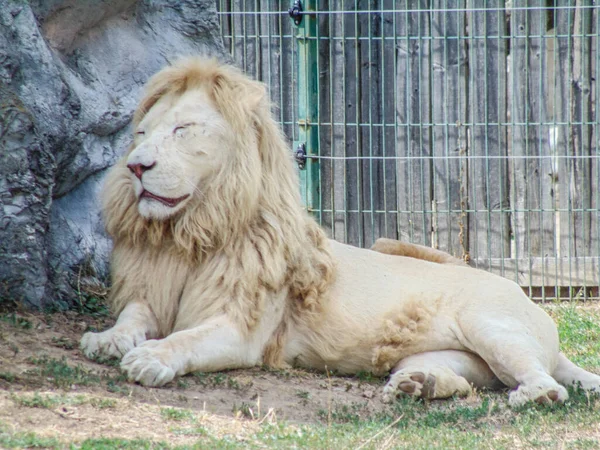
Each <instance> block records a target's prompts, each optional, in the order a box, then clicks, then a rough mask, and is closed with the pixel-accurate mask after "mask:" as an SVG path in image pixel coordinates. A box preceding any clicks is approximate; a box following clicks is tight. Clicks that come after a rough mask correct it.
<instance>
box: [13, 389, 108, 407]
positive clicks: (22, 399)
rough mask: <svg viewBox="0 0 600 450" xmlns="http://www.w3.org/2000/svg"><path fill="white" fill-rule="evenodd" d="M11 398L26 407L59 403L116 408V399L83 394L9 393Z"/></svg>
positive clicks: (58, 404)
mask: <svg viewBox="0 0 600 450" xmlns="http://www.w3.org/2000/svg"><path fill="white" fill-rule="evenodd" d="M10 398H11V400H12V401H13V402H15V403H16V404H17V405H19V406H24V407H27V408H44V409H54V408H56V407H57V406H60V405H69V406H78V405H91V406H93V407H95V408H98V409H107V408H116V406H117V401H116V400H115V399H112V398H98V397H88V396H85V395H75V396H66V395H54V394H40V393H39V392H34V393H33V395H31V394H11V397H10Z"/></svg>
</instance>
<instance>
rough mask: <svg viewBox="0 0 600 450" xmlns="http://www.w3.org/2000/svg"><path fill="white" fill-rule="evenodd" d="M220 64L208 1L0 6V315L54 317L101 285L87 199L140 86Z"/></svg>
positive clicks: (98, 231)
mask: <svg viewBox="0 0 600 450" xmlns="http://www.w3.org/2000/svg"><path fill="white" fill-rule="evenodd" d="M193 54H209V55H215V56H218V57H221V56H223V47H222V42H221V38H220V32H219V23H218V18H217V15H216V10H215V1H214V0H182V1H180V0H30V1H29V2H24V1H22V0H6V1H4V2H3V3H2V8H0V303H2V302H3V301H16V302H20V303H23V304H25V305H27V306H31V307H38V308H39V307H47V306H57V307H65V306H68V305H69V303H72V302H73V301H77V299H78V298H79V296H80V294H81V289H82V285H83V284H86V283H87V284H89V283H98V284H102V283H101V282H102V281H105V280H106V277H107V261H108V254H109V251H110V245H111V244H110V240H109V239H108V238H107V236H106V235H105V234H104V231H103V226H102V223H101V219H100V215H99V210H98V202H97V193H98V189H99V186H100V185H101V182H102V178H103V174H104V172H105V169H106V168H107V167H108V166H110V165H111V164H112V163H113V162H114V161H115V160H116V159H117V158H118V157H119V155H121V154H122V153H123V151H124V150H125V149H126V148H127V146H128V145H129V143H130V135H131V130H130V128H129V123H130V120H131V117H132V114H133V110H134V108H135V105H136V103H137V101H138V100H139V98H140V94H141V87H142V86H143V85H144V83H145V82H146V80H147V79H148V78H149V77H150V76H151V75H152V74H154V73H155V72H157V71H158V70H159V69H161V68H162V67H164V66H165V65H166V64H168V63H170V62H172V61H174V60H175V59H177V58H178V57H181V56H186V55H193Z"/></svg>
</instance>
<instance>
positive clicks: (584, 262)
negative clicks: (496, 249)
mask: <svg viewBox="0 0 600 450" xmlns="http://www.w3.org/2000/svg"><path fill="white" fill-rule="evenodd" d="M471 265H472V266H474V267H477V268H478V269H482V270H486V271H488V272H492V273H494V274H496V275H500V276H502V277H504V278H508V279H510V280H513V281H515V282H516V283H518V284H519V285H520V286H598V285H599V284H600V258H599V257H597V256H595V257H590V256H586V257H577V258H568V257H558V258H557V257H546V258H535V257H534V258H506V259H502V258H485V259H477V260H472V261H471Z"/></svg>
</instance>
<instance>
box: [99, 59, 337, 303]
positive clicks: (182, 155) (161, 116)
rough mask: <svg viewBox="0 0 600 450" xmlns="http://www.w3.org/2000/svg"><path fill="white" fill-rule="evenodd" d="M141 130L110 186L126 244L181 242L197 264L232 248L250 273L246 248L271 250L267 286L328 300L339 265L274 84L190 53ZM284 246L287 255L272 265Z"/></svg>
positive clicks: (152, 85)
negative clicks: (307, 203) (272, 96)
mask: <svg viewBox="0 0 600 450" xmlns="http://www.w3.org/2000/svg"><path fill="white" fill-rule="evenodd" d="M133 130H134V133H135V137H134V141H133V144H132V146H131V148H130V149H129V151H128V152H127V153H126V154H125V155H124V157H123V158H122V159H121V160H120V161H119V162H118V163H117V164H116V165H115V167H113V169H112V170H111V172H110V173H109V175H108V177H107V180H106V182H105V188H104V192H103V212H104V217H105V224H106V228H107V231H108V232H109V234H110V235H111V236H112V237H113V239H114V241H115V245H117V246H118V245H121V244H122V245H126V246H128V247H129V248H131V247H136V246H137V247H138V248H154V249H157V251H159V252H160V251H163V250H169V251H170V250H173V249H174V250H176V253H177V254H181V255H182V256H183V257H186V258H187V259H188V261H189V262H190V263H192V264H197V263H199V262H201V261H203V260H206V258H210V256H211V255H215V254H216V252H222V254H224V255H230V256H231V255H236V256H234V257H235V258H238V259H239V261H236V262H235V264H238V265H239V266H241V267H244V268H245V270H248V268H249V262H248V261H250V259H248V260H247V261H243V258H244V257H245V256H244V255H246V254H248V255H249V254H250V253H252V252H259V253H261V254H260V255H258V260H261V261H264V264H263V265H264V267H263V268H262V269H261V270H263V271H265V273H264V274H263V275H264V280H266V281H264V283H266V284H267V285H270V284H273V283H276V281H274V280H285V282H286V283H288V284H289V288H290V293H291V294H292V295H293V296H295V297H297V298H300V299H302V300H303V302H302V303H304V304H310V303H313V304H314V303H315V302H316V301H317V299H318V297H319V296H320V295H321V293H322V292H323V291H324V290H325V289H326V286H327V285H328V283H329V281H330V279H331V277H332V273H333V263H332V261H331V257H330V255H329V250H328V245H327V243H326V238H325V235H324V233H323V231H322V230H321V229H320V228H319V227H318V225H317V224H316V223H315V222H314V220H313V219H312V218H310V217H309V216H308V215H307V214H306V212H305V211H304V210H303V209H302V207H301V204H300V198H299V189H298V183H297V176H296V173H295V170H294V168H293V165H292V158H291V151H290V148H289V146H288V144H287V143H286V142H285V140H284V138H283V136H282V134H281V131H280V129H279V127H278V125H277V124H276V122H275V121H274V120H273V118H272V115H271V104H270V102H269V99H268V96H267V95H266V89H265V87H264V85H263V84H262V83H259V82H256V81H254V80H251V79H249V78H248V77H247V76H245V75H244V74H242V73H241V72H240V71H239V70H237V69H235V68H233V67H231V66H229V65H224V64H221V63H219V62H218V61H216V60H211V59H203V58H194V59H187V60H183V61H181V62H179V63H177V64H175V65H173V66H170V67H167V68H165V69H163V70H162V71H160V72H159V73H158V74H156V75H154V76H153V77H152V78H151V79H150V81H149V82H148V84H147V86H146V91H145V95H144V98H143V99H142V101H141V102H140V105H139V107H138V109H137V111H136V112H135V115H134V119H133ZM244 242H249V243H250V244H248V245H246V244H243V243H244ZM244 249H246V250H244ZM248 249H249V250H248ZM253 249H254V250H253ZM267 249H268V251H269V252H271V253H272V255H271V256H269V255H267V254H264V253H265V252H267ZM275 254H277V261H281V263H277V264H275V263H274V262H272V263H270V264H269V258H271V261H275V259H274V258H275ZM253 258H254V259H253V260H256V256H253ZM279 266H281V267H279ZM275 271H279V273H278V274H276V273H275ZM266 272H269V273H266ZM269 280H271V281H269ZM282 282H284V281H282ZM269 288H270V289H271V288H273V286H271V287H269Z"/></svg>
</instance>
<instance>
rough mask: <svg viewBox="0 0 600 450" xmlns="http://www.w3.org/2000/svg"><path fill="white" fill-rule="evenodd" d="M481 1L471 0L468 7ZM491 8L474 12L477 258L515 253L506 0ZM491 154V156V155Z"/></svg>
mask: <svg viewBox="0 0 600 450" xmlns="http://www.w3.org/2000/svg"><path fill="white" fill-rule="evenodd" d="M477 5H479V3H478V2H476V1H474V0H469V7H470V8H473V7H476V6H477ZM485 5H486V7H487V8H490V10H489V11H481V10H479V11H473V12H471V13H470V14H469V29H470V30H471V34H472V36H473V37H474V39H471V40H470V41H469V45H470V53H469V68H470V73H471V76H472V79H471V82H470V87H471V89H470V90H469V92H470V99H469V100H470V102H469V104H470V106H471V118H472V121H473V122H474V123H473V125H472V127H471V130H472V132H471V143H470V146H469V155H470V156H474V157H475V158H473V159H472V160H470V161H469V209H471V210H473V211H474V212H473V213H470V214H469V254H470V255H471V257H473V258H477V259H479V258H505V257H509V256H510V214H509V212H508V211H509V208H510V200H509V190H508V158H507V156H508V151H507V146H506V145H507V140H506V138H507V136H506V127H505V126H502V125H499V124H502V123H506V120H507V117H506V52H507V48H506V43H507V42H506V39H505V38H500V39H498V38H497V36H506V33H507V29H506V21H505V11H504V10H503V9H504V7H505V2H504V0H490V1H488V2H486V4H485ZM490 157H491V158H490Z"/></svg>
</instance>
